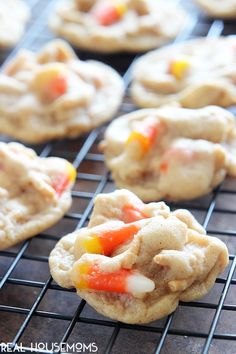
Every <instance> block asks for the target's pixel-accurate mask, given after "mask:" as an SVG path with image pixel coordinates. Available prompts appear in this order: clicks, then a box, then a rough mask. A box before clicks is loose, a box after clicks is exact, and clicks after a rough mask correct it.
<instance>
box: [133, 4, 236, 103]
mask: <svg viewBox="0 0 236 354" xmlns="http://www.w3.org/2000/svg"><path fill="white" fill-rule="evenodd" d="M219 3H220V2H219ZM235 48H236V38H235V37H233V36H229V37H220V38H200V39H194V40H189V41H186V42H184V43H179V44H174V45H172V46H166V47H165V48H161V49H158V50H154V51H152V52H150V53H147V54H145V55H143V56H142V57H141V58H139V59H138V60H137V61H136V63H135V65H134V69H133V82H132V86H131V95H132V98H133V100H134V101H135V103H136V104H137V105H138V106H139V107H143V108H152V107H153V108H156V107H159V106H161V105H166V104H169V103H173V102H179V103H180V104H181V106H183V107H186V108H200V107H204V106H208V105H217V106H222V107H229V106H232V105H235V104H236V85H235V65H236V49H235Z"/></svg>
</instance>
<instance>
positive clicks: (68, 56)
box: [0, 40, 123, 143]
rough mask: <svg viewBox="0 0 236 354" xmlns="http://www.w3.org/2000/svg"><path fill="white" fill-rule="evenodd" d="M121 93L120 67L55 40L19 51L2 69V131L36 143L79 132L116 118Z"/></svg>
mask: <svg viewBox="0 0 236 354" xmlns="http://www.w3.org/2000/svg"><path fill="white" fill-rule="evenodd" d="M122 97H123V81H122V79H121V77H120V76H119V75H118V74H117V73H116V71H115V70H113V69H112V68H110V67H109V66H107V65H105V64H103V63H100V62H96V61H86V62H83V61H81V60H79V59H78V58H77V57H76V55H75V53H74V51H73V50H72V48H71V47H70V46H69V45H68V44H66V42H64V41H61V40H55V41H52V42H49V43H48V44H47V45H46V46H45V47H44V48H42V49H41V50H40V51H39V52H38V53H37V54H36V53H33V52H30V51H25V50H22V51H20V52H19V53H18V54H17V55H16V56H15V58H13V59H12V61H10V62H9V63H8V64H7V65H6V67H5V68H4V71H3V73H2V74H0V109H1V115H0V133H1V134H5V135H8V136H11V137H14V138H17V139H20V140H23V141H26V142H31V143H39V142H44V141H48V140H50V139H56V138H63V137H64V138H72V137H77V136H79V135H80V134H82V133H85V132H88V131H90V130H92V129H93V128H94V127H96V126H98V125H100V124H101V123H103V122H105V121H107V120H109V119H111V118H112V117H113V115H114V114H115V113H116V111H117V110H118V108H119V105H120V103H121V100H122Z"/></svg>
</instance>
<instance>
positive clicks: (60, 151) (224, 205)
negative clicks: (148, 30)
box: [0, 0, 236, 354]
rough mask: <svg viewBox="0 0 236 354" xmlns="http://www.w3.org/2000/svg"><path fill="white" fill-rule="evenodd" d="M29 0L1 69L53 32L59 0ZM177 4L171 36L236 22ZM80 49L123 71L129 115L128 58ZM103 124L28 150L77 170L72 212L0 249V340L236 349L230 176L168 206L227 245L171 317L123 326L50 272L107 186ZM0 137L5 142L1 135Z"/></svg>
mask: <svg viewBox="0 0 236 354" xmlns="http://www.w3.org/2000/svg"><path fill="white" fill-rule="evenodd" d="M28 3H29V5H30V6H31V10H32V18H31V21H30V23H29V25H28V27H27V31H26V33H25V35H24V37H23V39H22V41H21V42H20V43H19V45H17V46H16V48H15V49H14V50H12V51H11V52H7V51H5V52H2V53H0V62H1V63H3V65H4V63H6V62H7V61H8V60H9V59H10V58H12V57H13V56H14V55H15V53H16V52H17V51H18V50H19V48H22V47H24V48H28V49H32V50H37V49H39V48H40V47H41V46H42V45H43V44H44V43H46V42H47V41H48V40H50V39H53V38H54V37H53V35H52V34H51V33H49V31H48V29H47V18H48V15H49V13H50V11H51V10H52V7H53V6H54V5H55V3H56V1H55V0H50V1H49V0H28ZM182 3H183V5H184V6H186V7H187V10H188V12H189V22H188V24H187V26H186V28H185V29H184V31H183V32H182V33H181V35H180V36H179V37H178V38H177V39H176V40H175V42H177V41H183V40H186V39H189V38H194V37H198V36H215V37H218V36H220V35H228V34H234V33H235V31H236V23H234V22H233V21H227V22H223V21H220V20H210V19H208V18H206V17H204V16H203V15H201V14H200V13H199V12H198V10H197V9H196V7H195V6H194V4H192V3H189V2H188V1H184V0H183V1H182ZM77 53H78V55H79V57H80V58H82V59H87V58H89V59H91V57H92V58H95V59H97V60H101V61H103V62H106V63H108V64H110V65H111V66H113V67H114V68H115V69H117V70H118V71H119V72H120V73H121V74H122V75H123V78H124V81H125V85H126V87H127V92H126V97H125V99H124V102H123V104H122V107H121V110H120V112H119V114H118V115H120V114H123V113H127V112H131V111H133V110H134V109H135V107H134V106H133V104H132V102H131V100H130V97H129V91H128V87H129V83H130V71H131V67H132V63H133V61H134V60H135V57H134V56H132V55H129V54H122V55H121V56H118V55H95V54H92V53H85V52H81V51H77ZM232 109H233V108H232ZM233 111H234V109H233ZM104 129H105V127H104V126H103V127H100V128H97V129H95V130H93V131H92V132H91V133H90V134H88V135H86V136H83V137H81V138H79V139H75V140H70V141H68V140H63V141H57V142H52V143H49V144H46V145H40V146H31V147H33V148H34V149H35V150H36V151H37V153H38V154H40V156H43V157H47V156H59V157H64V158H67V159H68V160H69V161H71V162H72V163H73V165H74V166H75V168H76V169H77V171H78V175H77V180H76V183H75V187H74V189H73V192H72V196H73V205H72V208H71V210H70V212H68V213H67V214H66V215H65V217H64V218H63V219H62V220H61V221H60V222H59V223H58V224H57V225H56V226H55V227H52V228H51V229H49V230H47V231H46V232H45V233H42V234H40V235H38V236H36V237H35V238H33V239H30V240H27V241H25V242H23V243H22V244H20V245H18V246H16V247H13V248H11V249H8V250H5V251H1V252H0V289H1V292H0V343H1V342H2V343H11V348H12V349H14V348H16V347H17V345H22V348H23V350H24V351H25V352H32V351H34V352H37V353H48V354H51V353H60V351H59V350H51V348H50V347H51V344H52V343H53V342H58V343H65V342H67V343H68V344H72V343H73V342H81V343H83V342H84V343H85V344H86V345H88V344H89V343H90V342H95V343H96V345H97V346H98V351H97V353H105V354H109V353H112V354H116V353H122V354H126V353H132V354H142V353H145V354H147V353H153V354H154V353H156V354H157V353H164V354H165V353H166V354H169V353H170V354H174V353H175V354H182V353H186V354H190V353H203V354H206V353H211V354H215V353H223V352H225V353H227V354H234V353H236V328H235V326H236V318H235V316H236V298H235V286H236V277H235V274H236V272H235V267H236V256H235V255H234V253H235V246H236V238H235V236H236V219H235V216H236V207H235V205H236V203H235V201H236V182H235V181H233V180H230V179H227V180H226V181H225V182H224V183H223V184H222V185H221V186H220V187H219V188H217V189H216V190H215V191H213V192H212V193H211V194H210V195H208V196H206V197H204V198H201V199H198V200H195V201H191V202H185V203H175V204H174V203H173V204H171V207H172V208H177V207H185V208H188V209H189V210H190V211H191V212H192V213H193V214H194V215H195V216H196V218H197V219H198V220H199V221H200V222H201V223H202V224H203V226H204V227H205V228H206V229H207V231H208V233H209V234H210V235H214V236H217V237H219V238H220V239H222V240H223V241H224V242H226V244H227V246H228V248H229V251H230V263H229V266H228V268H227V270H226V271H225V272H224V274H223V275H221V277H219V278H217V280H216V284H215V286H214V288H213V289H212V291H211V292H210V293H209V294H208V295H207V296H206V297H204V298H203V299H201V300H200V301H195V302H189V303H180V305H179V307H178V309H177V310H176V311H175V312H174V313H173V314H171V315H169V316H168V317H167V318H165V319H162V320H159V321H155V322H154V323H151V324H148V325H128V324H124V323H120V322H116V321H112V320H109V319H107V318H105V317H103V316H101V315H99V314H97V313H96V312H95V311H94V310H93V309H91V308H90V307H89V306H88V305H87V304H86V302H85V301H84V300H81V299H79V298H78V297H77V295H76V294H75V292H74V291H73V290H68V289H62V288H60V287H59V286H58V285H56V284H55V283H54V282H53V280H52V278H51V277H50V273H49V269H48V264H47V262H48V255H49V253H50V250H51V249H52V248H53V247H54V245H55V243H56V242H57V241H58V239H59V238H60V237H61V236H62V235H64V234H66V233H69V232H72V231H73V230H74V229H75V228H80V227H83V226H84V225H86V223H87V221H88V218H89V216H90V213H91V211H92V207H93V199H94V197H95V196H96V195H97V194H98V193H101V192H108V191H112V190H113V189H114V184H113V182H112V180H111V178H110V175H109V173H108V171H107V170H106V168H105V166H104V164H103V156H102V154H100V153H99V150H98V143H99V141H100V139H101V137H102V134H103V131H104ZM1 140H3V141H10V140H9V139H7V138H5V137H2V138H1ZM36 343H48V347H47V348H46V349H45V348H44V349H43V348H42V346H40V347H37V348H36ZM32 345H33V346H34V349H32V347H31V346H32ZM0 351H1V350H0ZM62 352H63V351H62Z"/></svg>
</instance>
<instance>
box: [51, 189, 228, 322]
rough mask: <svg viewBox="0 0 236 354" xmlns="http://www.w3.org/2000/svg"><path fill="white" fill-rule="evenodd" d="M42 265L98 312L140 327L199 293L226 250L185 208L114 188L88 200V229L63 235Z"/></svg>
mask: <svg viewBox="0 0 236 354" xmlns="http://www.w3.org/2000/svg"><path fill="white" fill-rule="evenodd" d="M49 263H50V270H51V274H52V276H53V278H54V280H55V281H56V282H57V283H58V284H59V285H60V286H62V287H66V288H72V287H73V288H76V290H77V293H78V295H80V296H81V297H82V298H84V299H85V300H86V301H87V302H88V303H89V304H90V305H91V306H93V307H94V308H95V309H96V310H97V311H98V312H99V313H101V314H103V315H105V316H108V317H111V318H112V319H115V320H119V321H122V322H126V323H146V322H150V321H154V320H156V319H159V318H161V317H164V316H166V315H168V314H169V313H171V312H173V311H174V310H175V309H176V307H177V306H178V303H179V301H180V300H181V301H193V300H196V299H199V298H201V297H202V296H204V295H206V294H207V292H208V291H209V290H210V288H211V287H212V286H213V284H214V282H215V279H216V277H217V275H218V274H219V273H221V272H222V271H223V270H224V268H225V267H226V266H227V264H228V251H227V248H226V246H225V244H224V243H223V242H222V241H220V240H218V239H217V238H215V237H210V236H207V235H206V234H205V230H204V229H203V228H202V227H201V226H200V225H199V224H198V222H197V221H196V220H195V219H194V217H193V216H192V215H191V214H190V213H189V212H188V211H187V210H176V211H175V212H170V210H169V208H168V207H167V206H166V205H165V203H163V202H161V203H151V204H143V203H142V202H141V200H139V199H138V198H137V197H136V196H135V195H134V194H132V193H131V192H129V191H127V190H119V191H116V192H113V193H110V194H104V195H103V194H101V195H99V196H98V197H97V198H96V199H95V206H94V211H93V214H92V216H91V219H90V222H89V225H88V227H86V228H83V229H80V230H77V231H75V232H74V233H72V234H69V235H67V236H65V237H63V238H62V239H61V240H60V241H59V242H58V243H57V245H56V247H55V248H54V250H53V251H52V252H51V255H50V258H49Z"/></svg>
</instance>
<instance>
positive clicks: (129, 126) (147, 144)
mask: <svg viewBox="0 0 236 354" xmlns="http://www.w3.org/2000/svg"><path fill="white" fill-rule="evenodd" d="M235 147H236V132H235V123H234V117H233V115H232V114H231V113H229V112H228V111H226V110H223V109H222V108H220V107H213V106H212V107H205V108H202V109H197V110H190V109H185V108H180V107H164V108H159V109H146V110H145V109H143V110H140V111H136V112H133V113H130V114H128V115H125V116H122V117H120V118H118V119H116V120H115V121H114V122H112V123H111V124H110V126H109V127H108V129H107V130H106V132H105V137H104V141H103V142H102V143H101V148H102V149H103V150H104V154H105V162H106V164H107V166H108V168H109V169H110V170H111V172H112V177H113V179H114V181H115V183H116V186H117V187H119V188H127V189H129V190H131V191H132V192H134V193H135V194H137V195H138V196H139V197H140V198H141V199H142V200H144V201H152V200H161V199H168V200H174V201H177V200H186V199H193V198H197V197H200V196H202V195H205V194H207V193H209V192H210V191H212V189H213V188H215V187H216V186H218V185H219V184H220V183H221V182H222V181H223V179H224V177H225V176H226V175H227V174H229V175H231V176H233V177H236V158H235Z"/></svg>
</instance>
